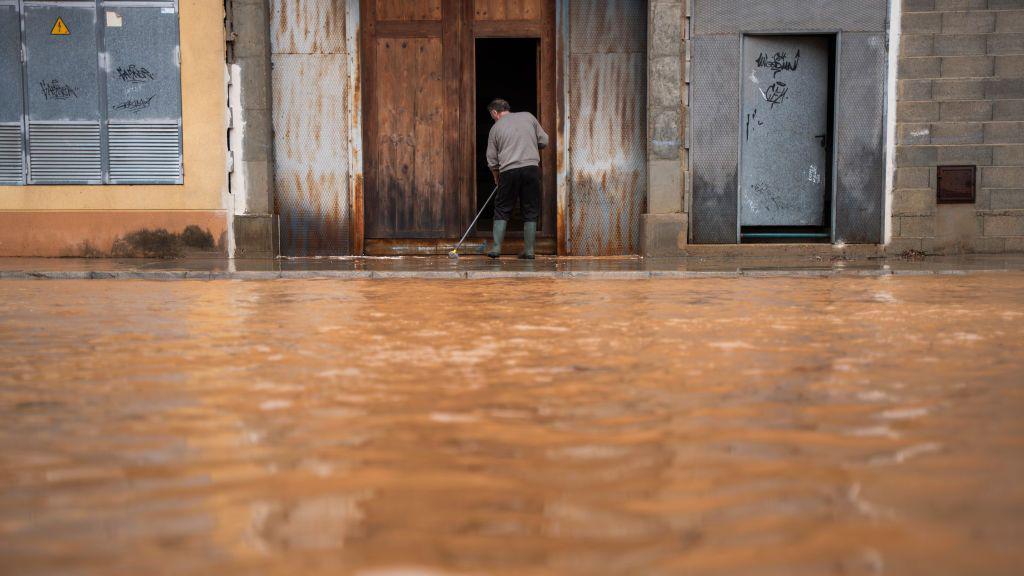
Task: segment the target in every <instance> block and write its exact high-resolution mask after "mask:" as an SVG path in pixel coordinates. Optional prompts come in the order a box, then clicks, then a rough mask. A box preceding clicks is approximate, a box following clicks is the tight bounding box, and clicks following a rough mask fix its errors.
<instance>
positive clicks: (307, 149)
mask: <svg viewBox="0 0 1024 576" xmlns="http://www.w3.org/2000/svg"><path fill="white" fill-rule="evenodd" d="M273 63H274V77H273V83H274V170H275V182H274V183H275V195H274V203H275V211H276V213H277V214H278V215H279V216H280V222H281V253H282V255H284V256H336V255H343V254H348V253H349V252H350V249H349V226H350V222H351V218H350V211H349V199H348V158H349V150H348V136H349V133H348V106H347V102H348V97H347V91H348V82H347V80H348V79H347V70H348V66H347V63H348V58H347V56H346V55H344V54H275V55H273Z"/></svg>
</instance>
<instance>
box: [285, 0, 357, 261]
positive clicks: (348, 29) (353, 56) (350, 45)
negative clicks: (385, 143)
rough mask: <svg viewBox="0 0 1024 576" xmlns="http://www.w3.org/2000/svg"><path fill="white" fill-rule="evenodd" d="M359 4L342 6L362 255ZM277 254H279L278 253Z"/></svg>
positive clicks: (352, 193)
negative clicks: (343, 8)
mask: <svg viewBox="0 0 1024 576" xmlns="http://www.w3.org/2000/svg"><path fill="white" fill-rule="evenodd" d="M360 30H361V26H360V13H359V0H346V3H345V51H346V57H347V58H348V93H347V96H348V118H349V122H348V201H349V219H350V221H351V222H352V232H351V236H352V238H351V240H352V242H351V251H352V253H353V254H354V255H356V256H361V255H362V253H363V233H364V232H363V227H362V222H364V221H365V220H364V218H363V214H362V211H363V98H362V68H361V62H362V54H361V53H360V44H361V43H360V41H359V40H360V38H361V32H360ZM278 253H280V251H279V252H278Z"/></svg>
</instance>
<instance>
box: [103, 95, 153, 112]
mask: <svg viewBox="0 0 1024 576" xmlns="http://www.w3.org/2000/svg"><path fill="white" fill-rule="evenodd" d="M153 98H156V94H154V95H152V96H150V97H149V98H131V99H129V100H125V101H124V102H121V103H119V104H114V106H113V109H114V110H120V111H123V112H132V113H133V114H138V113H139V111H141V110H145V109H146V108H149V105H150V103H151V102H152V101H153Z"/></svg>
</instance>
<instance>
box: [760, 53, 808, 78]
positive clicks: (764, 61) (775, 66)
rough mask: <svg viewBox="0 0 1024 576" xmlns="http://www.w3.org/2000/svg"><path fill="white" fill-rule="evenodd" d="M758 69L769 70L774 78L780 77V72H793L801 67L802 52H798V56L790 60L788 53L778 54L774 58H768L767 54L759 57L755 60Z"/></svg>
mask: <svg viewBox="0 0 1024 576" xmlns="http://www.w3.org/2000/svg"><path fill="white" fill-rule="evenodd" d="M755 63H756V64H757V67H758V68H767V69H768V70H771V71H772V78H775V77H776V76H778V75H779V73H780V72H786V71H789V72H793V71H796V69H797V68H798V67H799V66H800V51H799V50H797V51H796V56H795V57H794V58H793V59H792V60H790V58H789V54H788V53H786V52H776V53H775V55H774V56H768V54H766V53H765V52H762V53H761V54H760V55H758V57H757V60H755Z"/></svg>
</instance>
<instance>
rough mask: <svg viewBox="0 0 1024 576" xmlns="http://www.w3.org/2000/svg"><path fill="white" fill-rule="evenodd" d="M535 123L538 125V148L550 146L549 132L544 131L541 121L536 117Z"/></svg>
mask: <svg viewBox="0 0 1024 576" xmlns="http://www.w3.org/2000/svg"><path fill="white" fill-rule="evenodd" d="M533 125H534V126H536V127H537V148H539V149H541V150H543V149H544V148H547V147H548V133H547V132H545V131H544V128H543V127H542V126H541V125H540V121H539V120H537V119H536V118H534V119H533Z"/></svg>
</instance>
